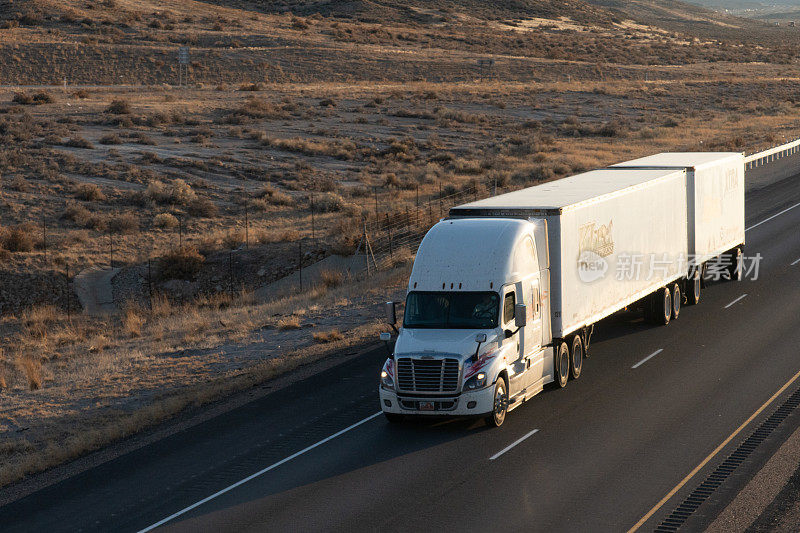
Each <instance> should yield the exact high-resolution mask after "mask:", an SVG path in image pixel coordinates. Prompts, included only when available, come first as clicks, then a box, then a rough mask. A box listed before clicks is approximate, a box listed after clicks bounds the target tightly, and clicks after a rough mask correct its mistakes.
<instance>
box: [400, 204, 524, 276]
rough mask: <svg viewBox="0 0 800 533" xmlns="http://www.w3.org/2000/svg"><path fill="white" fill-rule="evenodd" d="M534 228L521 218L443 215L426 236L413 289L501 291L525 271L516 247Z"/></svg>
mask: <svg viewBox="0 0 800 533" xmlns="http://www.w3.org/2000/svg"><path fill="white" fill-rule="evenodd" d="M532 230H533V225H532V224H531V223H530V222H528V221H527V220H520V219H500V218H498V219H487V218H460V219H446V220H443V221H441V222H439V223H437V224H436V225H435V226H433V227H432V228H431V229H430V230H429V231H428V233H427V234H426V235H425V237H424V238H423V239H422V243H421V244H420V247H419V251H418V252H417V255H416V258H415V259H414V267H413V269H412V271H411V277H410V278H409V282H408V290H409V291H450V290H453V291H462V292H466V291H499V290H500V289H501V287H502V286H503V285H505V284H507V283H510V282H515V281H518V280H519V279H521V278H522V277H523V276H524V275H525V274H526V273H525V272H523V271H522V270H523V269H524V268H525V265H520V264H519V263H520V261H519V260H518V259H517V257H516V256H517V255H518V254H515V250H516V248H517V245H518V244H519V243H520V242H521V241H522V240H523V239H524V238H525V237H527V236H531V238H533V232H532ZM451 284H452V287H451Z"/></svg>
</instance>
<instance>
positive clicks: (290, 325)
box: [277, 315, 302, 331]
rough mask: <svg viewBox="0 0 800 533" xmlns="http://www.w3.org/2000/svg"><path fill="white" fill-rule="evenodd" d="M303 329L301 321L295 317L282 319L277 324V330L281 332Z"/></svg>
mask: <svg viewBox="0 0 800 533" xmlns="http://www.w3.org/2000/svg"><path fill="white" fill-rule="evenodd" d="M301 327H302V326H301V325H300V319H299V318H298V317H296V316H294V315H291V316H287V317H283V318H281V319H280V320H278V324H277V328H278V329H279V330H281V331H287V330H292V329H300V328H301Z"/></svg>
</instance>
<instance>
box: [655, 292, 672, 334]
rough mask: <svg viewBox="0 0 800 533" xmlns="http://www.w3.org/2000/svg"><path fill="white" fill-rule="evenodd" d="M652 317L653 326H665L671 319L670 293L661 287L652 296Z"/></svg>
mask: <svg viewBox="0 0 800 533" xmlns="http://www.w3.org/2000/svg"><path fill="white" fill-rule="evenodd" d="M651 302H652V306H651V309H652V313H653V314H652V317H653V322H654V323H655V324H659V325H662V326H666V325H667V324H669V321H670V319H671V318H672V291H670V289H669V287H662V288H660V289H658V290H657V291H656V292H654V293H653V295H652V299H651Z"/></svg>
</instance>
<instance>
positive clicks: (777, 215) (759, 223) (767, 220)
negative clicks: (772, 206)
mask: <svg viewBox="0 0 800 533" xmlns="http://www.w3.org/2000/svg"><path fill="white" fill-rule="evenodd" d="M797 206H800V204H794V205H793V206H792V207H787V208H786V209H784V210H783V211H781V212H780V213H775V214H774V215H772V216H771V217H769V218H765V219H764V220H762V221H761V222H757V223H756V224H753V225H752V226H750V227H749V228H745V231H750V230H751V229H753V228H756V227H758V226H760V225H761V224H763V223H764V222H769V221H770V220H772V219H773V218H775V217H779V216H781V215H782V214H784V213H788V212H789V211H791V210H792V209H794V208H795V207H797Z"/></svg>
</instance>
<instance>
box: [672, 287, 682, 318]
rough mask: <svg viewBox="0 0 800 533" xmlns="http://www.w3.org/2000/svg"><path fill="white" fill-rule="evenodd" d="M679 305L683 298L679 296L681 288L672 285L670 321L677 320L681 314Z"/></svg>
mask: <svg viewBox="0 0 800 533" xmlns="http://www.w3.org/2000/svg"><path fill="white" fill-rule="evenodd" d="M681 303H683V297H682V296H681V286H680V285H678V284H677V283H673V284H672V320H677V319H678V317H679V316H680V314H681Z"/></svg>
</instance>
